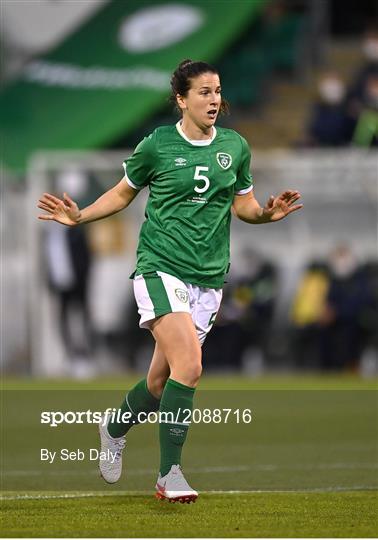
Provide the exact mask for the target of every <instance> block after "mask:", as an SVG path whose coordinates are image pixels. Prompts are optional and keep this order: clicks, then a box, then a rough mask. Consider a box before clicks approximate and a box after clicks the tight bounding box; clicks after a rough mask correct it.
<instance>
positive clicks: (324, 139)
mask: <svg viewBox="0 0 378 540" xmlns="http://www.w3.org/2000/svg"><path fill="white" fill-rule="evenodd" d="M318 92H319V99H318V101H316V102H315V103H314V104H313V106H312V111H311V114H310V121H309V124H308V127H307V130H306V133H305V136H304V140H303V142H302V146H343V145H346V144H348V143H349V142H350V141H351V139H352V136H353V131H354V126H355V120H354V119H353V118H352V116H351V115H349V114H348V113H347V111H346V106H345V94H346V90H345V85H344V82H343V80H342V79H341V77H340V76H339V75H338V74H337V73H336V72H333V71H328V72H326V73H324V74H323V75H322V77H321V78H320V80H319V83H318Z"/></svg>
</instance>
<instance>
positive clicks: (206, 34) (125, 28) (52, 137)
mask: <svg viewBox="0 0 378 540" xmlns="http://www.w3.org/2000/svg"><path fill="white" fill-rule="evenodd" d="M262 4H263V1H262V0H233V1H231V0H230V1H228V0H209V1H199V0H185V2H183V3H182V2H177V1H176V2H174V1H172V2H169V1H164V2H158V1H155V2H153V1H143V2H141V1H137V0H127V1H126V0H114V1H112V2H110V3H108V4H106V5H105V7H103V8H102V9H101V10H100V11H98V12H97V13H96V15H95V16H93V18H92V19H90V20H89V21H87V22H86V24H85V25H84V26H82V27H81V28H80V29H79V30H78V31H76V33H74V34H72V35H70V36H69V37H68V38H67V39H66V41H64V42H63V43H62V44H61V45H59V47H57V48H56V49H55V50H53V51H52V52H51V53H50V54H48V55H46V56H44V57H41V58H39V59H34V60H33V61H31V62H30V63H29V64H28V65H27V66H26V68H25V69H24V71H23V72H22V73H21V75H20V77H19V79H18V80H16V81H14V82H13V83H12V84H11V85H9V86H8V87H6V88H5V89H4V90H3V91H2V93H1V94H0V110H1V128H0V129H1V132H0V134H1V146H2V149H1V153H2V162H3V165H5V167H6V168H9V169H11V170H13V171H14V172H19V173H22V172H23V171H24V170H25V168H26V166H27V160H28V159H29V157H30V156H31V155H32V153H33V152H35V151H37V150H47V149H89V148H101V147H103V146H105V145H108V144H110V143H111V141H113V140H115V139H116V138H118V137H121V136H125V135H127V134H128V133H130V132H131V131H132V130H133V129H136V128H137V127H138V126H140V124H141V123H142V122H143V121H145V120H146V119H147V118H148V117H149V116H151V115H152V114H153V113H154V112H156V111H157V110H158V109H159V107H161V106H162V104H163V103H164V100H165V98H166V97H167V95H168V94H169V80H170V74H171V72H172V70H173V69H174V68H175V66H176V65H177V64H178V63H179V62H180V61H181V60H183V59H184V58H192V59H200V60H204V61H209V62H212V61H215V60H216V59H217V58H218V57H219V56H220V55H221V54H222V52H223V51H224V50H225V48H226V47H227V46H228V45H229V44H230V43H231V42H232V41H233V40H234V39H235V38H236V37H237V36H238V35H239V34H240V32H241V31H242V30H243V28H245V27H246V25H248V24H249V23H250V21H251V19H252V18H253V17H255V16H257V14H258V13H259V11H260V9H261V6H262Z"/></svg>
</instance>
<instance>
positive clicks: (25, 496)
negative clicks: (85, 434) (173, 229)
mask: <svg viewBox="0 0 378 540" xmlns="http://www.w3.org/2000/svg"><path fill="white" fill-rule="evenodd" d="M363 490H366V491H377V487H376V486H332V487H328V488H309V489H306V488H305V489H246V490H209V491H200V495H201V494H202V495H248V494H259V493H261V494H263V493H332V492H343V491H363ZM152 494H153V492H152V491H112V492H103V491H99V492H98V493H96V492H88V493H60V494H58V495H52V494H51V495H31V494H22V495H9V496H8V495H5V496H0V500H1V501H18V500H40V499H82V498H93V497H118V496H123V497H132V496H134V495H152Z"/></svg>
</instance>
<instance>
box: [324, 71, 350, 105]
mask: <svg viewBox="0 0 378 540" xmlns="http://www.w3.org/2000/svg"><path fill="white" fill-rule="evenodd" d="M319 94H320V97H321V98H322V99H323V101H325V102H326V103H330V104H332V105H337V104H338V103H341V101H342V100H343V98H344V95H345V87H344V85H343V83H342V82H341V81H339V80H338V79H335V78H331V77H329V78H326V79H323V80H322V81H321V82H320V84H319Z"/></svg>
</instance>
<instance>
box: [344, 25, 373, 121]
mask: <svg viewBox="0 0 378 540" xmlns="http://www.w3.org/2000/svg"><path fill="white" fill-rule="evenodd" d="M362 50H363V53H364V56H365V59H366V61H365V63H364V65H363V66H362V67H361V68H360V70H359V71H358V73H356V75H355V77H354V79H353V81H352V83H351V85H350V87H349V89H348V103H349V106H350V108H351V109H352V110H353V114H354V115H355V116H358V115H359V113H360V109H361V106H362V104H363V101H364V96H365V90H366V83H367V81H368V79H369V78H370V77H371V76H372V75H375V76H377V75H378V22H375V23H373V24H372V25H370V26H369V27H368V28H367V30H366V32H365V34H364V37H363V41H362Z"/></svg>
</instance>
